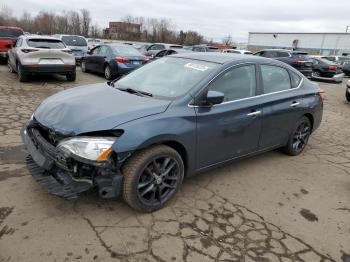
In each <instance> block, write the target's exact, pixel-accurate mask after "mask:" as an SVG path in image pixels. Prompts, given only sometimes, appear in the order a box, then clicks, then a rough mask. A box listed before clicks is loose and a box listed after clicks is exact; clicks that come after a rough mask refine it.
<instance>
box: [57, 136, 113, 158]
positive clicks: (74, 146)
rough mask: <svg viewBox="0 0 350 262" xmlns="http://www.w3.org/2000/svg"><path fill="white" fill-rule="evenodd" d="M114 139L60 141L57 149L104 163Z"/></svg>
mask: <svg viewBox="0 0 350 262" xmlns="http://www.w3.org/2000/svg"><path fill="white" fill-rule="evenodd" d="M116 139H117V138H116V137H74V138H67V139H64V140H62V141H61V142H60V143H59V144H58V149H63V150H65V151H69V152H70V153H72V154H74V155H77V156H79V157H82V158H85V159H88V160H92V161H105V160H107V157H108V156H109V154H110V153H111V152H112V145H113V143H114V142H115V140H116Z"/></svg>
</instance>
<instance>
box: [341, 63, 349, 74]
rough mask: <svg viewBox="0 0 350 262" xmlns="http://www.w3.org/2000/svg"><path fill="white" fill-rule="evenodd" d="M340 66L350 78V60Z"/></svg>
mask: <svg viewBox="0 0 350 262" xmlns="http://www.w3.org/2000/svg"><path fill="white" fill-rule="evenodd" d="M340 65H341V67H342V69H343V73H344V74H345V75H346V76H349V77H350V60H345V61H342V62H341V64H340Z"/></svg>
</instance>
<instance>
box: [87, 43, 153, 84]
mask: <svg viewBox="0 0 350 262" xmlns="http://www.w3.org/2000/svg"><path fill="white" fill-rule="evenodd" d="M147 62H148V58H146V57H145V56H143V55H142V54H141V53H140V52H139V51H138V50H137V49H136V48H134V47H132V46H130V45H125V44H104V45H99V46H97V47H95V48H93V49H91V50H90V51H89V52H88V55H87V56H85V57H83V60H82V62H81V69H82V71H83V72H95V73H104V75H105V78H106V79H107V80H111V79H114V78H116V77H117V76H120V75H124V74H127V73H129V72H130V71H132V70H134V69H136V68H138V67H140V66H141V65H143V64H145V63H147Z"/></svg>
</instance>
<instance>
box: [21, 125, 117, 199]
mask: <svg viewBox="0 0 350 262" xmlns="http://www.w3.org/2000/svg"><path fill="white" fill-rule="evenodd" d="M21 135H22V139H23V142H24V145H25V148H26V150H27V152H28V156H27V158H26V162H27V167H28V170H29V172H30V174H31V175H32V177H33V178H34V179H35V180H36V181H37V182H38V183H39V184H40V185H41V186H42V187H44V188H45V189H46V190H47V191H48V192H49V193H51V194H53V195H56V196H60V197H64V198H67V199H74V198H77V197H78V196H79V194H81V193H83V192H85V191H89V190H91V189H94V188H97V191H98V193H99V195H100V197H102V198H114V197H117V196H118V195H119V194H120V192H121V188H122V178H123V177H122V175H121V174H120V171H119V167H118V164H117V163H116V162H115V160H114V159H116V158H114V157H113V158H112V157H110V158H109V159H108V161H105V162H103V163H89V161H84V160H82V159H79V158H77V157H75V156H74V155H72V154H70V153H67V151H64V150H62V149H61V148H59V147H58V143H59V142H60V141H62V140H63V139H66V138H67V137H65V136H63V135H61V134H59V133H56V132H54V131H53V130H50V129H48V128H46V127H44V126H42V125H40V123H38V122H37V121H36V120H35V119H32V120H31V121H30V122H29V124H28V125H27V126H26V127H24V128H23V129H22V131H21ZM113 153H114V152H113Z"/></svg>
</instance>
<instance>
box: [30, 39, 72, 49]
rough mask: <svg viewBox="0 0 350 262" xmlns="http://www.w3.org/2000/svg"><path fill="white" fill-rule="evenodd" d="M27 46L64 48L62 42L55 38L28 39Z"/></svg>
mask: <svg viewBox="0 0 350 262" xmlns="http://www.w3.org/2000/svg"><path fill="white" fill-rule="evenodd" d="M27 43H28V46H30V47H36V48H46V49H62V48H66V46H65V45H64V43H63V42H62V41H60V40H55V39H29V40H27Z"/></svg>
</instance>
